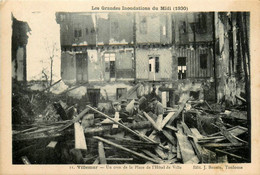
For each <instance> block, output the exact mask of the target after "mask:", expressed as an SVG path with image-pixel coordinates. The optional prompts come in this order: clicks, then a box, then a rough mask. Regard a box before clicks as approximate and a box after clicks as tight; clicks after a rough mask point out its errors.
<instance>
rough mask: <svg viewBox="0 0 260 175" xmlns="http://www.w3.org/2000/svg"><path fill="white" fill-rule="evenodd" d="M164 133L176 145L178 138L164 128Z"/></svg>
mask: <svg viewBox="0 0 260 175" xmlns="http://www.w3.org/2000/svg"><path fill="white" fill-rule="evenodd" d="M162 133H163V135H164V136H165V137H166V138H167V139H168V140H169V141H170V142H171V143H172V144H173V145H176V139H175V138H174V137H173V136H172V135H171V134H170V133H169V132H168V131H166V130H163V131H162Z"/></svg>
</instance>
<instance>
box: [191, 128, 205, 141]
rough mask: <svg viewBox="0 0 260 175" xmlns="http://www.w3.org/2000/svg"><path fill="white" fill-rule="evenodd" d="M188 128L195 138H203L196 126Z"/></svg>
mask: <svg viewBox="0 0 260 175" xmlns="http://www.w3.org/2000/svg"><path fill="white" fill-rule="evenodd" d="M190 130H191V132H192V134H193V135H194V136H195V137H196V138H197V139H200V138H203V136H202V135H201V134H200V132H199V131H198V129H197V128H190Z"/></svg>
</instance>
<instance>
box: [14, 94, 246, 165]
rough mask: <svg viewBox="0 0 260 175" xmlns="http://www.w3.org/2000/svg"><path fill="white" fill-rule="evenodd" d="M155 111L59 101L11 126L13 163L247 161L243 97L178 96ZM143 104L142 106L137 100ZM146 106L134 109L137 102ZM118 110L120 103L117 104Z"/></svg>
mask: <svg viewBox="0 0 260 175" xmlns="http://www.w3.org/2000/svg"><path fill="white" fill-rule="evenodd" d="M180 99H181V101H180V102H179V104H178V105H175V107H174V108H170V107H167V108H164V112H163V115H162V116H161V117H160V115H158V116H157V115H156V114H155V113H156V112H154V111H153V110H151V109H152V107H151V101H150V99H146V98H145V97H141V98H140V99H133V100H122V102H121V109H117V107H118V106H119V104H118V103H113V105H112V107H111V109H110V110H109V111H100V110H99V109H97V108H94V107H92V106H91V105H86V108H85V109H84V110H82V111H81V112H80V113H79V114H78V113H77V106H76V105H74V106H68V105H67V104H66V103H64V102H62V101H61V100H59V101H57V102H55V103H50V104H49V105H47V107H46V108H45V110H44V115H43V116H41V120H36V121H35V122H34V123H32V124H30V125H28V126H27V128H26V129H24V127H23V129H19V130H18V129H17V130H13V163H15V164H154V163H155V164H177V163H184V164H198V163H227V162H230V163H237V162H240V163H241V162H250V157H249V155H250V154H249V150H250V149H249V143H248V140H247V139H248V138H249V137H248V135H249V134H248V126H247V112H246V111H242V110H241V109H246V108H245V103H246V101H243V98H242V97H238V99H240V100H242V101H243V103H242V105H241V106H239V107H238V106H236V107H234V108H232V107H229V109H228V110H227V109H224V108H223V106H221V105H220V104H209V103H208V102H207V101H205V100H194V99H193V98H191V97H190V94H189V93H186V94H183V95H182V96H181V98H180ZM140 103H142V104H140ZM144 104H145V105H147V108H144V110H140V109H139V110H137V111H135V112H133V111H134V109H135V108H134V106H135V105H140V106H144ZM119 108H120V107H119Z"/></svg>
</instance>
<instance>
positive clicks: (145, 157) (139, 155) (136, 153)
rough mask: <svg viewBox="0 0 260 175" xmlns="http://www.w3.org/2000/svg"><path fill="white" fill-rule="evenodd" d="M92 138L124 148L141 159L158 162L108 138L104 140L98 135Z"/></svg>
mask: <svg viewBox="0 0 260 175" xmlns="http://www.w3.org/2000/svg"><path fill="white" fill-rule="evenodd" d="M93 138H94V139H97V140H99V141H102V142H104V143H106V144H109V145H111V146H114V147H116V148H118V149H121V150H124V151H126V152H128V153H130V154H133V155H135V156H137V157H140V158H143V159H145V160H147V161H151V162H153V163H158V164H159V163H160V162H159V161H158V160H154V159H152V158H150V157H147V156H145V155H143V154H140V153H138V152H135V151H133V150H130V149H128V148H125V147H123V146H121V145H118V144H115V143H113V142H111V141H109V140H106V139H104V138H101V137H98V136H94V137H93Z"/></svg>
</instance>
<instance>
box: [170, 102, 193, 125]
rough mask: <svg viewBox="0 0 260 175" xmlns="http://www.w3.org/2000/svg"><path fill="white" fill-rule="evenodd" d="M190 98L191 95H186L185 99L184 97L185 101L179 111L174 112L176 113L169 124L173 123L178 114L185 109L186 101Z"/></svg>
mask: <svg viewBox="0 0 260 175" xmlns="http://www.w3.org/2000/svg"><path fill="white" fill-rule="evenodd" d="M188 100H189V97H186V98H185V99H183V102H182V104H181V105H180V106H179V109H178V111H176V112H175V113H174V115H173V116H172V117H171V118H170V119H169V121H168V122H167V123H168V124H171V123H172V122H173V121H174V120H175V119H176V118H177V117H178V116H179V114H180V113H181V112H182V111H183V109H184V107H185V105H186V102H187V101H188Z"/></svg>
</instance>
